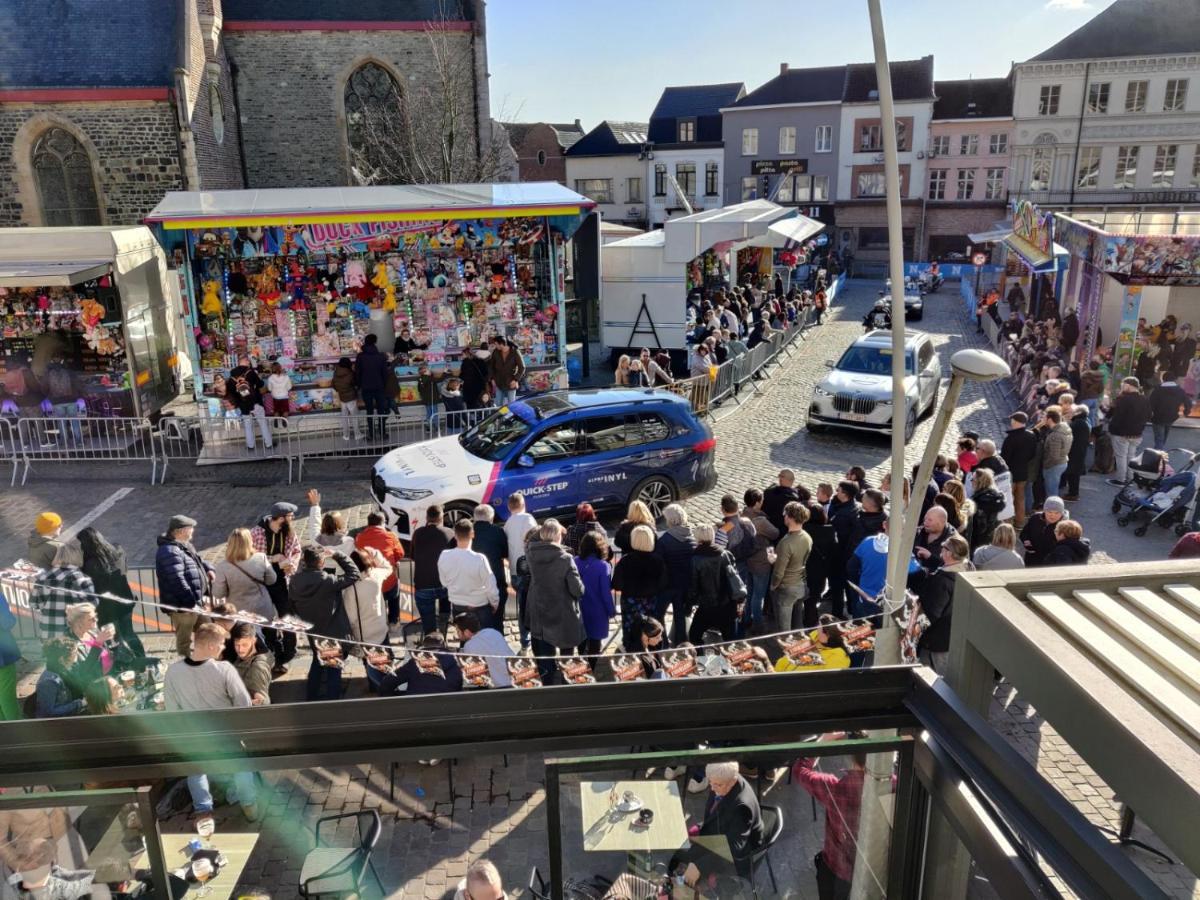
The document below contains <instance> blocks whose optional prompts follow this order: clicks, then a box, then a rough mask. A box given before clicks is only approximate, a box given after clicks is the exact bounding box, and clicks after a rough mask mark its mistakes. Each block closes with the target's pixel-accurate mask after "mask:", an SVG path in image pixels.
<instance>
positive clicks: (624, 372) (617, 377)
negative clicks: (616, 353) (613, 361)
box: [613, 353, 633, 387]
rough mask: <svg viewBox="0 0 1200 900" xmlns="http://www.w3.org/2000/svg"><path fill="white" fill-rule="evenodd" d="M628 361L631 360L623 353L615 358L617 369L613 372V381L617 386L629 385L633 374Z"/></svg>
mask: <svg viewBox="0 0 1200 900" xmlns="http://www.w3.org/2000/svg"><path fill="white" fill-rule="evenodd" d="M630 362H631V360H630V359H629V357H628V356H627V355H626V354H624V353H622V354H621V357H620V358H619V359H618V360H617V371H616V372H615V373H613V381H614V383H615V384H616V386H617V387H629V385H630V383H631V380H632V375H633V373H632V372H631V371H630V368H629V363H630Z"/></svg>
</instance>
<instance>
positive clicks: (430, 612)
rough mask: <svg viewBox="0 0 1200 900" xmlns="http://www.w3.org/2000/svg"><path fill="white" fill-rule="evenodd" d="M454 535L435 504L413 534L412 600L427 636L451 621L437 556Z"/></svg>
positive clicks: (440, 509) (450, 545) (447, 548)
mask: <svg viewBox="0 0 1200 900" xmlns="http://www.w3.org/2000/svg"><path fill="white" fill-rule="evenodd" d="M455 545H456V542H455V540H454V532H453V531H451V530H450V529H449V528H447V527H446V526H445V525H443V524H442V508H441V507H440V506H438V505H437V504H436V503H434V504H432V505H431V506H430V507H429V508H428V509H426V510H425V524H424V525H422V526H421V527H420V528H418V529H417V530H416V531H414V532H413V536H412V559H413V599H414V600H415V601H416V604H417V613H418V614H419V615H420V616H421V628H422V630H424V632H425V633H426V634H429V633H431V632H433V631H436V630H438V629H439V628H440V629H444V628H445V627H446V624H447V623H448V622H449V621H450V598H449V596H448V595H447V593H446V588H445V587H443V586H442V580H441V576H440V575H438V557H440V556H441V555H442V551H443V550H449V549H450V548H451V547H453V546H455Z"/></svg>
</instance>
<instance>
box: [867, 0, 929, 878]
mask: <svg viewBox="0 0 1200 900" xmlns="http://www.w3.org/2000/svg"><path fill="white" fill-rule="evenodd" d="M879 3H880V0H867V9H868V11H869V13H870V16H871V39H872V42H873V43H874V46H875V78H876V81H877V83H878V87H879V127H880V130H881V131H882V132H883V163H884V166H883V168H884V179H885V184H886V187H887V223H888V263H889V270H890V274H891V279H892V490H891V503H890V504H889V507H890V509H889V522H888V532H889V534H890V535H891V536H892V537H891V540H889V542H888V560H887V563H888V565H887V570H888V582H887V587H886V588H885V590H884V596H885V601H884V602H885V610H886V608H887V605H888V604H889V601H891V602H892V603H894V602H895V601H897V600H901V599H903V597H904V588H905V582H906V580H907V577H908V559H909V554H910V552H911V548H910V547H907V546H905V544H904V537H903V536H904V534H905V531H906V529H905V528H904V522H905V519H906V518H907V516H908V509H907V508H906V507H905V503H904V469H905V464H904V425H905V422H906V421H907V418H908V409H907V403H906V396H907V395H906V393H905V390H904V361H905V360H904V225H903V219H902V216H901V207H900V200H901V197H900V162H899V159H898V157H897V155H896V154H897V147H896V110H895V107H894V106H893V104H892V73H891V69H890V68H889V67H888V57H887V42H886V40H885V38H884V32H883V13H882V12H881V11H880V7H879ZM910 497H911V498H912V499H913V500H915V499H916V497H917V488H916V486H915V485H914V486H913V489H912V492H911V494H910ZM918 508H919V507H918ZM910 540H911V539H910ZM899 662H900V629H899V628H898V627H897V626H896V621H895V619H894V618H893V617H892V616H891V615H889V614H887V613H886V611H885V614H884V617H883V628H882V629H881V630H880V632H879V634H877V635H876V637H875V665H877V666H890V665H896V664H898V663H899ZM891 773H892V754H890V753H873V754H871V755H870V756H869V757H868V758H867V778H866V781H864V782H863V793H862V800H861V804H862V805H861V812H860V821H859V829H858V853H857V855H856V857H855V862H854V878H853V882H852V887H851V897H852V898H854V900H867V898H870V900H875V898H882V897H884V896H886V895H887V876H888V872H887V869H888V866H887V862H888V847H889V846H890V844H891V821H890V820H891V816H890V815H889V814H888V812H887V810H890V808H891V802H892V798H891V797H890V796H889V795H890V794H891Z"/></svg>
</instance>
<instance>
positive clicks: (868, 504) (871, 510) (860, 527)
mask: <svg viewBox="0 0 1200 900" xmlns="http://www.w3.org/2000/svg"><path fill="white" fill-rule="evenodd" d="M883 506H884V497H883V491H879V490H876V489H875V488H869V489H868V490H865V491H863V495H862V506H860V507H859V510H858V515H857V516H855V518H854V522H853V524H852V525H851V526H850V535H849V539H848V543H847V544H846V546H847V547H848V548H850V551H849V553H847V554H846V556H847V558H849V555H850V553H853V552H854V550H856V549H857V548H858V545H859V544H861V543H862V542H863V540H864V539H865V538H869V537H871V536H873V535H876V534H879V533H880V532H881V531H883V522H884V520H885V519H886V518H887V513H885V512H884V511H883Z"/></svg>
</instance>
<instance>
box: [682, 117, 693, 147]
mask: <svg viewBox="0 0 1200 900" xmlns="http://www.w3.org/2000/svg"><path fill="white" fill-rule="evenodd" d="M678 135H679V143H681V144H690V143H692V142H693V141H695V140H696V120H695V119H680V120H679V129H678Z"/></svg>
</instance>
